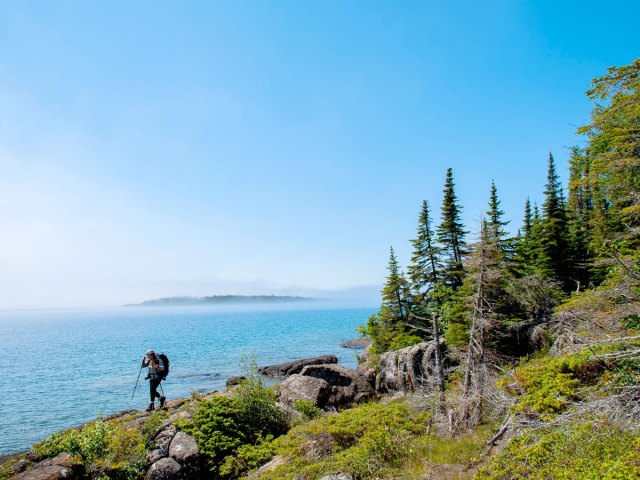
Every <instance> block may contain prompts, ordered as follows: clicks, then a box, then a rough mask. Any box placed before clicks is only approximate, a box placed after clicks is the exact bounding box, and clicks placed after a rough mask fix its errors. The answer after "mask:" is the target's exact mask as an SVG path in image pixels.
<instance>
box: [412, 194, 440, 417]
mask: <svg viewBox="0 0 640 480" xmlns="http://www.w3.org/2000/svg"><path fill="white" fill-rule="evenodd" d="M411 243H412V245H413V248H414V251H413V255H412V256H411V262H412V264H411V266H410V267H409V275H410V278H411V281H412V283H413V286H414V290H415V291H416V297H417V302H418V304H419V305H418V306H417V308H416V311H417V312H418V314H415V315H414V316H413V317H414V319H415V320H418V321H420V322H428V323H430V325H427V328H429V327H430V334H431V338H432V339H433V345H434V353H435V355H434V357H435V368H434V370H435V377H436V384H437V388H438V391H439V392H440V409H441V410H444V400H445V398H444V390H445V388H444V361H443V352H442V348H441V345H440V315H441V313H440V310H441V308H440V307H441V298H440V296H439V295H438V292H435V291H434V290H433V289H434V288H436V287H437V286H438V285H437V284H438V281H439V278H440V277H439V275H440V274H439V272H440V270H441V268H442V266H441V264H440V258H439V254H440V252H439V250H438V248H437V247H436V245H435V242H434V238H433V231H432V229H431V219H430V217H429V204H428V202H427V201H426V200H425V201H423V202H422V209H421V210H420V217H419V220H418V235H417V237H416V239H415V240H412V241H411ZM430 293H431V294H430ZM429 320H430V322H429ZM421 327H422V328H424V326H422V325H421Z"/></svg>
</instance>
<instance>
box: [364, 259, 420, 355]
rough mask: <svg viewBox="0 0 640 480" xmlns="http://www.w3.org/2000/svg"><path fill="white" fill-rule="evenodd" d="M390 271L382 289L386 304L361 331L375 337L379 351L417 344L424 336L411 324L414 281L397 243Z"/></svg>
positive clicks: (375, 343) (375, 345) (376, 349)
mask: <svg viewBox="0 0 640 480" xmlns="http://www.w3.org/2000/svg"><path fill="white" fill-rule="evenodd" d="M387 270H389V275H387V279H386V282H385V285H384V287H383V289H382V304H381V306H380V310H378V312H377V313H375V314H374V315H372V316H371V317H369V320H368V322H367V326H366V327H364V328H361V329H360V333H361V334H364V335H367V336H369V337H370V338H371V339H373V341H374V347H375V348H374V351H375V352H377V353H381V352H385V351H387V350H395V349H398V348H402V347H405V346H408V345H414V344H416V343H418V342H420V341H422V338H421V337H419V336H418V335H416V334H415V332H414V331H413V330H412V328H411V318H412V312H413V310H414V305H413V299H412V296H411V292H410V285H409V282H408V281H407V279H406V277H405V275H404V274H403V273H402V271H401V270H400V266H399V264H398V260H397V258H396V255H395V252H394V250H393V247H391V249H390V252H389V265H388V266H387Z"/></svg>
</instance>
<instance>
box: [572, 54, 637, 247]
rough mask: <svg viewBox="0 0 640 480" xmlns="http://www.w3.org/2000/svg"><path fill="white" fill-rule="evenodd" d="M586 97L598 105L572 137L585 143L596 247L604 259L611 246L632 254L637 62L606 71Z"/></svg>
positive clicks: (635, 181) (634, 244)
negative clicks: (578, 135) (596, 229)
mask: <svg viewBox="0 0 640 480" xmlns="http://www.w3.org/2000/svg"><path fill="white" fill-rule="evenodd" d="M587 95H588V97H589V98H590V99H591V100H595V101H596V102H599V103H597V104H596V106H595V107H594V109H593V111H592V113H591V123H590V124H589V125H585V126H584V127H581V128H580V129H579V130H578V133H582V134H585V135H586V136H587V138H588V140H589V143H588V152H587V154H588V156H589V158H590V165H589V166H590V168H589V179H590V182H589V185H590V187H591V188H592V191H591V193H592V194H593V196H594V201H595V203H596V208H595V210H596V211H599V212H602V213H603V215H602V216H601V218H600V219H599V220H600V221H601V222H602V224H600V225H599V227H600V230H601V231H602V235H601V236H600V238H599V240H600V242H599V245H598V247H599V249H600V252H601V253H602V255H603V256H604V257H607V256H609V255H610V254H611V249H612V247H613V248H615V249H616V251H618V253H619V254H623V255H624V254H625V253H629V254H632V255H633V254H634V253H635V252H637V249H638V247H640V141H639V139H638V132H639V127H638V125H640V58H637V59H635V60H634V61H633V62H631V63H630V64H629V65H625V66H622V67H611V68H609V69H608V72H607V73H606V74H605V75H603V76H601V77H599V78H596V79H595V80H594V81H593V82H592V88H591V89H590V90H589V91H588V92H587Z"/></svg>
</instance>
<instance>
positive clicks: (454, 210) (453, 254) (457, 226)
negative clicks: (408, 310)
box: [437, 168, 467, 290]
mask: <svg viewBox="0 0 640 480" xmlns="http://www.w3.org/2000/svg"><path fill="white" fill-rule="evenodd" d="M443 193H444V196H443V199H442V208H441V223H440V225H438V228H437V233H438V242H439V243H440V245H441V248H442V253H443V256H444V257H445V267H444V270H443V278H444V282H445V284H446V285H447V286H449V287H451V288H453V289H454V290H455V289H457V288H460V286H462V279H463V276H464V268H463V265H462V258H463V256H464V255H465V253H466V243H465V235H466V233H467V232H465V231H464V225H463V224H462V222H461V220H460V212H461V210H462V209H461V207H460V206H459V205H458V203H457V198H456V194H455V186H454V183H453V172H452V170H451V168H449V169H447V174H446V178H445V185H444V190H443Z"/></svg>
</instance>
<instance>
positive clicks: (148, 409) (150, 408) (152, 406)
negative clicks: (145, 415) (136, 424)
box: [146, 403, 156, 412]
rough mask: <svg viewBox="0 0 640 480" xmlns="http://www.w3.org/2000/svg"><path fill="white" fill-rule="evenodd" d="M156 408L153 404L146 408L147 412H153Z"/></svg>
mask: <svg viewBox="0 0 640 480" xmlns="http://www.w3.org/2000/svg"><path fill="white" fill-rule="evenodd" d="M155 408H156V406H155V405H154V404H153V403H150V404H149V406H148V407H147V408H146V411H147V412H153V410H155Z"/></svg>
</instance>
